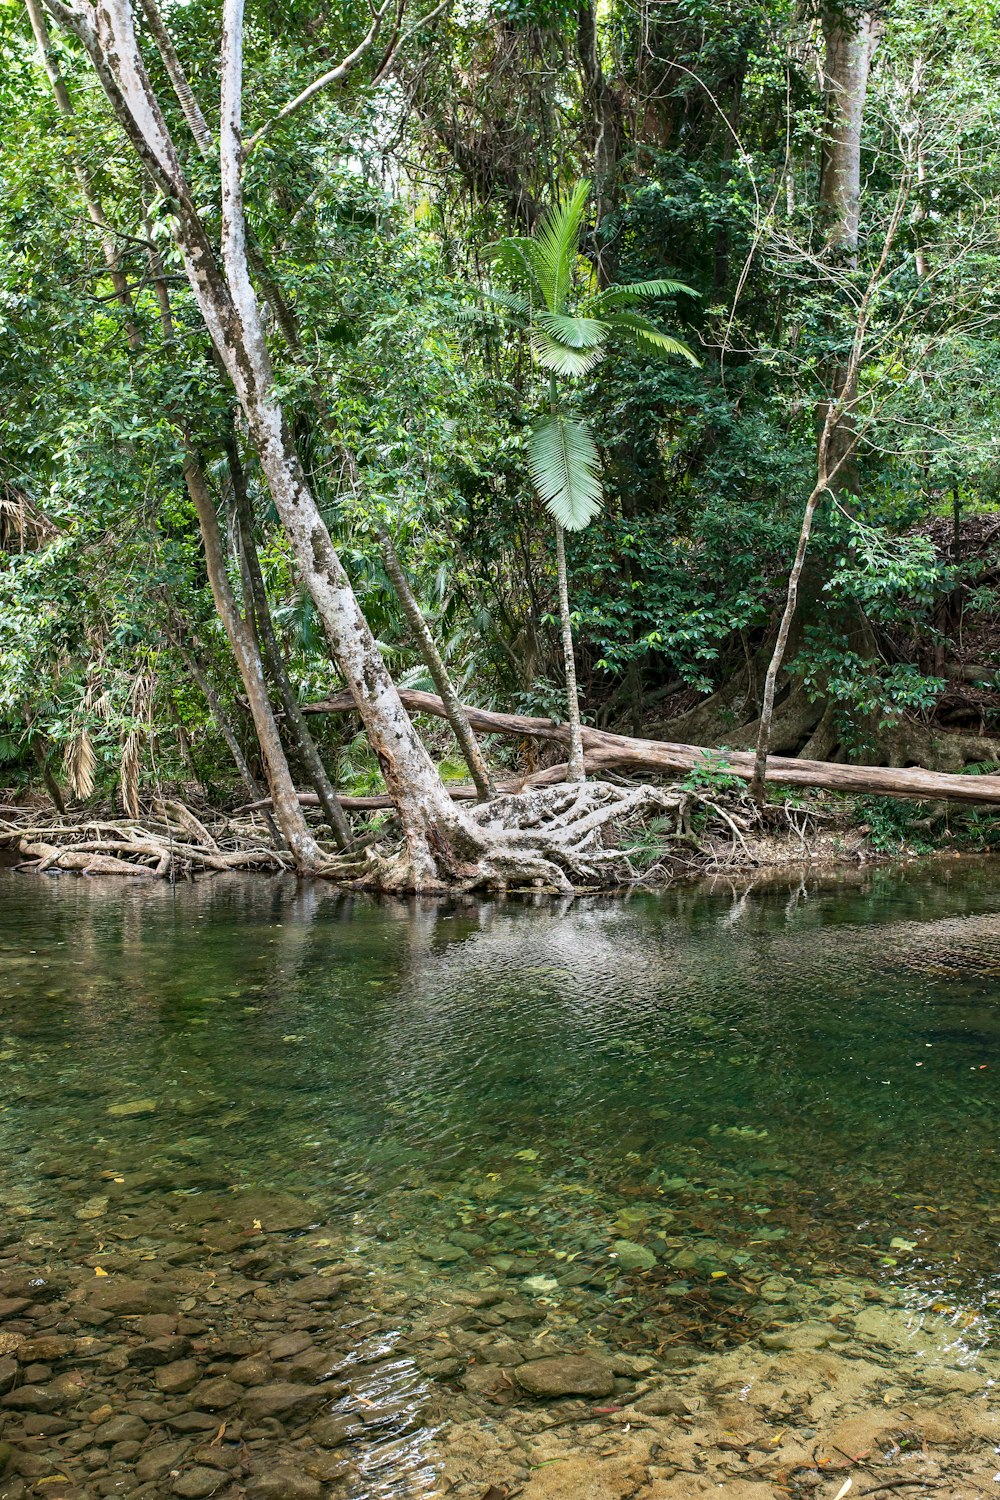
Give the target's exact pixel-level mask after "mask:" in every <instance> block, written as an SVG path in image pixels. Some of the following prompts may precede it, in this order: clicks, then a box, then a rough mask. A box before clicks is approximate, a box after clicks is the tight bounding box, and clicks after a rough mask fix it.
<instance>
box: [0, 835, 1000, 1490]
mask: <svg viewBox="0 0 1000 1500" xmlns="http://www.w3.org/2000/svg"><path fill="white" fill-rule="evenodd" d="M0 973H2V995H0V1066H2V1068H3V1075H2V1077H3V1086H2V1094H0V1200H2V1201H3V1202H4V1204H5V1205H6V1207H7V1210H8V1214H9V1216H10V1221H12V1222H13V1223H14V1224H16V1225H17V1226H19V1227H18V1232H19V1233H27V1232H31V1233H34V1234H36V1235H38V1234H41V1235H43V1236H45V1237H47V1242H50V1243H52V1244H53V1245H54V1246H56V1247H58V1248H60V1249H61V1250H62V1251H63V1252H64V1253H65V1254H66V1255H67V1256H69V1257H72V1256H74V1255H76V1256H77V1257H79V1256H81V1255H83V1254H85V1253H88V1252H90V1251H93V1249H94V1247H95V1246H100V1247H102V1248H103V1247H105V1246H107V1247H108V1248H109V1253H110V1250H112V1249H113V1247H114V1245H115V1244H116V1243H118V1244H132V1245H134V1244H136V1243H137V1242H138V1243H142V1244H146V1245H148V1246H149V1247H150V1254H151V1255H153V1254H155V1253H156V1252H157V1250H158V1249H159V1248H160V1246H161V1242H162V1243H163V1244H164V1245H166V1244H168V1243H169V1240H170V1236H171V1231H170V1229H169V1222H170V1219H171V1215H173V1216H174V1217H176V1212H177V1205H178V1204H183V1203H186V1202H188V1200H190V1199H191V1198H194V1197H197V1196H198V1195H199V1194H203V1193H205V1194H207V1193H216V1192H219V1191H221V1190H225V1189H233V1188H238V1189H252V1190H260V1191H266V1192H275V1191H278V1192H284V1193H289V1194H293V1195H295V1196H296V1197H298V1198H303V1199H307V1200H308V1201H309V1203H310V1204H314V1205H316V1209H317V1220H319V1221H322V1222H324V1223H327V1224H329V1225H330V1226H332V1231H331V1232H332V1233H333V1235H334V1238H335V1240H336V1241H337V1243H338V1244H339V1245H340V1246H342V1248H343V1250H344V1252H345V1253H348V1254H351V1255H353V1256H358V1257H360V1258H362V1260H363V1261H364V1263H365V1264H366V1266H367V1267H368V1268H369V1269H370V1270H371V1272H372V1274H373V1276H375V1277H376V1278H377V1279H378V1281H379V1285H380V1286H381V1287H382V1288H383V1289H384V1292H385V1296H386V1298H387V1299H388V1300H387V1301H386V1302H385V1304H384V1305H386V1306H390V1307H391V1305H392V1298H393V1296H399V1297H401V1296H402V1295H403V1294H405V1295H406V1296H407V1297H409V1298H410V1299H411V1301H412V1299H413V1298H414V1297H416V1299H417V1302H418V1305H419V1299H420V1298H421V1297H424V1298H426V1299H427V1301H428V1304H430V1301H431V1300H432V1298H433V1296H434V1294H435V1291H436V1289H439V1288H440V1286H441V1284H442V1283H447V1284H448V1286H449V1287H452V1288H453V1287H454V1286H455V1285H456V1284H459V1285H460V1284H461V1283H462V1282H463V1280H466V1281H468V1282H469V1284H474V1283H475V1282H476V1281H477V1278H481V1276H482V1275H483V1273H484V1272H486V1271H488V1272H489V1274H490V1275H491V1276H493V1277H494V1278H495V1277H496V1276H497V1274H498V1273H499V1275H500V1276H502V1277H505V1278H509V1284H510V1286H511V1288H512V1290H513V1291H514V1292H515V1293H516V1294H517V1295H518V1296H522V1295H523V1296H526V1297H531V1298H536V1299H538V1300H539V1302H540V1303H541V1304H542V1305H543V1306H547V1307H552V1308H555V1309H556V1310H557V1311H558V1313H559V1315H560V1317H562V1319H563V1323H564V1325H565V1324H567V1323H568V1324H572V1323H573V1322H574V1321H575V1322H577V1323H579V1324H581V1325H584V1326H586V1327H587V1328H588V1329H589V1330H591V1331H592V1332H593V1331H594V1330H597V1332H598V1335H599V1337H600V1338H601V1339H603V1340H604V1341H605V1342H606V1343H607V1344H609V1345H610V1346H613V1347H619V1348H625V1349H626V1350H628V1349H631V1350H633V1351H635V1352H644V1351H649V1350H656V1351H659V1352H660V1353H661V1354H662V1352H663V1351H664V1350H665V1349H669V1348H670V1347H671V1346H672V1345H675V1344H678V1343H682V1344H683V1345H685V1346H687V1345H691V1344H697V1345H699V1346H703V1347H708V1348H718V1347H725V1346H727V1345H729V1344H732V1343H735V1342H740V1341H742V1340H744V1339H747V1338H749V1337H752V1336H753V1334H754V1332H755V1331H756V1330H757V1329H759V1328H760V1327H761V1326H763V1324H764V1322H766V1321H768V1320H773V1319H774V1317H775V1316H776V1315H777V1316H778V1317H779V1318H780V1317H781V1316H782V1314H783V1308H782V1302H781V1288H780V1285H779V1286H777V1290H775V1284H774V1277H775V1276H778V1277H779V1278H789V1279H791V1280H793V1281H801V1280H802V1279H803V1278H805V1279H808V1278H810V1277H819V1276H829V1275H846V1276H849V1277H854V1278H858V1279H859V1280H861V1281H864V1280H866V1279H870V1280H871V1281H874V1282H879V1283H883V1284H886V1283H892V1284H894V1285H897V1286H900V1287H902V1288H903V1291H904V1295H905V1296H906V1297H907V1298H908V1299H909V1300H910V1302H911V1303H912V1304H913V1305H917V1306H923V1305H935V1306H937V1307H938V1308H939V1309H941V1310H944V1311H945V1313H946V1315H947V1316H948V1317H950V1318H952V1319H953V1321H954V1323H955V1325H956V1328H957V1329H958V1330H964V1335H963V1336H964V1337H966V1338H967V1339H969V1340H970V1341H971V1342H973V1343H976V1342H980V1343H981V1342H982V1341H983V1340H984V1339H986V1338H988V1337H989V1318H988V1314H989V1311H990V1305H991V1302H993V1301H995V1297H996V1292H997V1285H998V1275H1000V1261H998V1250H997V1241H998V1226H1000V1173H998V1138H997V1123H996V1122H997V1119H998V1110H997V1106H998V1103H1000V1100H998V1092H1000V1047H998V1042H1000V884H998V882H997V869H996V866H995V865H990V864H982V865H977V864H974V863H968V862H961V863H959V862H956V863H955V864H951V863H948V862H935V863H932V864H929V865H926V866H923V867H920V866H914V867H910V868H908V869H904V870H902V871H887V870H876V871H874V872H870V873H866V874H864V875H862V876H858V875H852V876H850V877H845V878H844V879H843V880H842V881H839V882H838V881H832V882H828V883H816V882H808V883H805V884H801V885H800V884H797V883H796V882H794V881H786V882H784V883H780V882H779V883H777V884H762V885H760V886H759V887H756V888H753V889H750V890H745V889H742V888H736V887H732V886H730V885H728V884H726V883H721V884H720V883H717V884H716V885H715V886H714V887H709V886H688V887H681V888H678V889H676V890H674V891H671V892H668V893H666V894H665V895H661V896H656V897H652V896H650V897H640V898H636V899H633V900H630V901H628V902H627V903H610V902H606V903H605V902H601V903H589V904H588V903H586V902H578V903H575V904H573V905H570V906H568V907H565V908H558V907H554V906H552V905H551V904H544V905H539V906H537V907H534V906H530V905H515V904H506V905H500V904H466V905H449V904H448V903H434V904H429V903H428V904H419V903H414V904H410V905H407V904H391V905H380V904H378V903H375V902H372V901H369V900H362V899H357V900H356V899H352V898H344V897H341V896H338V895H337V894H335V893H334V892H332V891H329V890H327V889H325V888H323V887H318V888H315V889H306V890H304V891H296V889H295V887H294V886H293V885H291V884H289V883H284V882H276V881H267V880H238V879H219V880H213V881H205V882H204V883H201V884H198V885H195V886H182V887H178V888H177V889H175V890H170V889H169V888H168V887H165V886H160V885H152V884H150V885H148V886H146V885H143V886H142V887H139V886H138V885H137V884H136V885H133V884H131V883H128V884H125V883H117V882H99V881H88V880H83V879H79V878H73V877H70V878H63V879H59V880H55V879H46V878H36V877H24V876H16V875H14V874H12V873H9V872H0ZM123 1105H124V1106H128V1107H135V1108H136V1109H138V1110H139V1111H140V1112H139V1113H137V1114H135V1115H128V1114H124V1115H122V1114H119V1113H116V1111H118V1110H119V1109H120V1108H121V1106H123ZM116 1177H117V1178H120V1179H121V1180H120V1181H118V1182H116V1181H115V1178H116ZM893 1241H896V1244H893ZM623 1242H624V1248H623ZM637 1247H638V1252H639V1262H640V1263H639V1264H635V1263H634V1262H635V1257H636V1249H637ZM654 1258H655V1264H654ZM769 1287H770V1289H771V1295H770V1296H768V1293H767V1289H768V1288H769ZM762 1288H763V1289H764V1290H763V1292H762ZM784 1311H785V1313H786V1314H787V1315H788V1316H789V1317H792V1316H794V1308H788V1309H784ZM411 1321H412V1319H411ZM404 1373H405V1372H404ZM400 1378H403V1374H401V1375H400ZM407 1378H408V1376H407ZM376 1488H377V1486H375V1485H374V1484H373V1485H372V1486H371V1488H370V1493H375V1490H376Z"/></svg>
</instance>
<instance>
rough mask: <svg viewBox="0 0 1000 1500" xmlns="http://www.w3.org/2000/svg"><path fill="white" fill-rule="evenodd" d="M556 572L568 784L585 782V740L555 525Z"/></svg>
mask: <svg viewBox="0 0 1000 1500" xmlns="http://www.w3.org/2000/svg"><path fill="white" fill-rule="evenodd" d="M556 571H557V573H558V575H559V621H560V625H561V627H562V647H563V663H564V666H565V669H566V712H567V713H568V715H569V762H568V764H567V767H566V780H567V781H585V780H586V775H587V773H586V770H585V768H584V764H583V739H582V736H581V729H580V697H579V693H578V691H577V685H576V657H575V655H574V652H573V621H572V619H571V618H570V612H569V580H568V578H567V575H566V533H565V531H564V530H563V528H562V527H561V526H560V525H559V522H558V521H557V522H556Z"/></svg>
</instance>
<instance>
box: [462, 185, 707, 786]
mask: <svg viewBox="0 0 1000 1500" xmlns="http://www.w3.org/2000/svg"><path fill="white" fill-rule="evenodd" d="M590 186H591V185H590V182H589V181H588V180H587V179H586V178H584V179H583V180H582V181H581V182H578V183H577V185H576V187H575V188H574V189H573V190H572V192H571V193H570V194H569V196H568V197H567V198H566V199H564V200H563V201H562V202H560V203H556V204H553V205H552V206H551V207H550V208H549V209H548V210H547V211H546V213H545V214H544V215H543V217H542V219H541V221H540V222H539V224H538V225H537V227H536V228H535V230H534V232H533V233H532V234H530V235H518V236H513V237H511V238H508V239H504V240H500V241H499V242H498V243H497V244H495V245H490V246H488V247H487V251H486V253H487V255H488V257H489V258H490V260H491V261H492V262H493V264H494V265H495V266H496V267H497V269H498V271H499V272H500V274H501V277H502V280H503V282H504V283H505V285H504V286H502V287H488V288H486V289H484V290H479V289H477V294H478V295H479V296H481V297H482V298H483V299H484V300H485V301H487V302H488V303H490V304H491V305H492V306H493V307H494V308H495V309H496V310H497V311H498V312H500V313H501V314H502V316H503V318H504V321H505V322H506V323H507V324H508V325H510V326H513V327H515V328H519V329H521V330H522V331H524V332H525V333H527V335H528V340H529V343H530V346H531V352H532V357H533V359H534V361H535V363H536V364H537V365H538V366H539V368H540V369H541V370H542V371H544V372H545V375H546V376H547V394H548V403H547V408H548V409H547V410H546V411H545V412H544V413H543V414H541V415H539V417H538V418H537V420H536V421H535V423H534V424H533V426H532V428H531V433H530V436H529V439H528V467H529V470H530V473H531V480H532V483H533V485H534V487H535V490H536V492H537V493H538V495H539V497H540V498H541V500H542V502H543V503H544V505H545V507H546V509H547V510H548V512H549V515H550V516H551V517H552V519H553V521H554V522H555V529H556V566H557V572H558V578H559V615H560V620H561V624H562V643H563V656H564V659H565V667H566V696H567V708H568V718H569V730H570V747H569V763H568V766H567V770H566V776H567V780H569V781H583V780H584V766H583V737H582V733H581V729H580V702H579V697H578V694H577V686H576V662H575V658H574V654H573V628H572V621H571V618H570V611H569V588H568V584H567V576H566V536H565V534H566V532H567V531H581V530H582V529H583V527H585V526H586V525H587V524H588V523H589V522H590V521H592V520H593V518H594V516H596V515H597V513H598V511H599V510H600V508H601V505H602V503H603V500H604V488H603V485H602V483H601V460H600V457H599V455H598V452H597V446H596V444H595V442H594V438H593V434H592V433H591V430H590V428H589V426H588V425H587V423H586V422H585V421H584V420H583V419H582V418H581V417H580V416H579V415H577V414H576V412H575V411H574V410H573V407H572V404H571V401H570V398H569V395H568V392H567V388H566V386H565V384H562V383H561V382H565V381H567V380H573V379H579V378H580V377H581V376H584V375H587V374H589V373H590V371H591V370H592V369H593V368H594V366H595V365H596V364H597V363H598V361H599V360H601V359H602V358H603V357H604V355H605V353H606V352H607V346H608V345H609V344H611V343H613V341H614V340H615V339H616V338H621V339H625V340H627V341H628V342H630V343H631V344H633V345H635V346H636V347H637V348H639V349H645V350H647V351H649V352H651V353H656V354H676V355H679V356H680V357H681V358H682V359H686V360H687V361H688V362H689V363H690V364H693V365H697V364H698V360H697V359H696V358H695V355H694V354H693V353H692V352H691V350H690V349H689V348H688V347H687V345H686V344H684V343H682V342H681V341H680V339H676V338H673V337H672V336H671V335H670V334H668V333H665V332H664V331H663V330H662V329H661V328H658V327H657V326H656V324H655V323H652V322H650V321H649V319H648V318H645V317H643V316H642V314H641V313H639V312H636V311H635V306H636V304H637V303H642V302H644V301H648V300H649V299H650V298H652V297H664V296H670V295H673V294H675V293H678V292H687V293H688V295H690V296H697V293H696V292H692V291H691V289H690V287H686V286H684V285H683V284H682V283H681V282H679V281H668V280H666V279H663V278H661V279H659V280H656V281H637V282H632V283H630V284H628V285H625V286H610V287H607V288H606V289H605V290H604V291H598V290H595V289H594V275H593V271H592V269H591V268H590V267H589V266H586V263H585V262H583V261H582V258H581V256H580V231H581V229H582V227H583V216H584V213H585V211H586V207H587V201H588V199H589V197H590Z"/></svg>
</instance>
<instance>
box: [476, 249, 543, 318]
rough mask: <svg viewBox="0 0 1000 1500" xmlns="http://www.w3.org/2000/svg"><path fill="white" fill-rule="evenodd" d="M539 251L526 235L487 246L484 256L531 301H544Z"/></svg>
mask: <svg viewBox="0 0 1000 1500" xmlns="http://www.w3.org/2000/svg"><path fill="white" fill-rule="evenodd" d="M537 250H538V247H537V245H536V244H535V242H534V240H531V239H529V238H528V237H527V236H526V235H516V234H512V235H509V236H508V237H507V238H506V239H504V240H497V242H496V243H495V244H493V245H487V246H486V248H485V250H484V251H483V254H484V256H485V258H486V259H487V260H488V261H490V262H491V263H492V264H493V265H494V266H497V267H498V268H499V269H500V270H501V271H502V272H503V273H504V275H505V276H506V277H507V279H508V280H509V281H510V282H511V284H512V285H513V286H515V287H519V288H520V290H521V291H522V292H524V293H526V295H527V297H528V299H529V300H530V301H536V302H538V301H544V296H543V294H542V287H541V285H540V283H539V279H538V270H537V264H536V262H537Z"/></svg>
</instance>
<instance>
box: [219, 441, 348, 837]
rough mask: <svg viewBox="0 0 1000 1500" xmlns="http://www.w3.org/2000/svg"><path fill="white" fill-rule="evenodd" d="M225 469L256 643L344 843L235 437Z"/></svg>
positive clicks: (340, 812)
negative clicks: (274, 606)
mask: <svg viewBox="0 0 1000 1500" xmlns="http://www.w3.org/2000/svg"><path fill="white" fill-rule="evenodd" d="M228 454H229V472H230V476H231V478H232V486H233V503H234V508H235V511H236V524H237V529H238V532H239V547H240V560H241V564H242V570H243V578H244V591H245V593H246V596H247V597H246V609H247V612H248V614H249V616H250V618H252V620H253V621H254V622H255V623H256V627H257V629H256V635H257V644H258V646H259V648H260V651H261V654H262V656H263V658H264V661H265V663H266V665H267V669H268V672H269V673H270V676H271V680H272V682H273V683H274V685H275V687H276V688H277V689H278V695H279V697H280V698H281V702H282V706H283V708H284V710H285V716H286V718H287V720H288V729H289V733H290V734H291V736H292V738H293V740H294V742H295V748H296V749H297V750H298V752H299V756H300V757H301V760H302V764H303V766H304V767H305V771H306V775H307V776H308V777H309V780H310V781H311V782H312V784H313V787H314V789H315V792H316V796H317V798H318V801H319V805H320V807H322V809H323V815H324V817H325V818H326V821H327V823H328V824H329V827H330V831H331V833H332V834H333V837H334V841H335V843H336V845H337V848H338V849H347V848H349V847H350V844H351V825H350V824H349V823H348V821H347V815H346V814H345V812H344V809H343V808H342V807H341V805H340V802H339V801H338V799H337V794H336V792H335V791H334V789H333V783H332V782H331V780H330V778H329V776H328V775H327V771H326V767H325V766H324V764H323V758H322V756H321V755H320V753H319V750H318V748H317V745H316V741H315V740H314V739H313V737H312V734H311V733H310V731H309V725H308V724H307V723H306V721H305V718H304V717H303V714H302V709H301V707H300V705H299V700H298V698H297V697H296V695H295V690H294V688H293V687H292V684H291V681H290V680H289V676H288V671H287V669H286V667H285V662H284V658H283V656H282V654H281V646H280V645H279V643H278V637H277V635H276V634H275V630H274V622H273V621H272V619H271V610H270V607H269V605H268V602H267V590H266V588H265V587H264V577H263V574H262V573H261V570H260V558H259V557H258V555H257V547H256V544H255V542H254V537H253V515H252V512H251V509H250V498H249V496H248V494H247V490H246V484H245V481H244V475H243V466H242V464H241V463H240V457H239V452H238V450H237V448H236V444H235V441H231V442H230V443H229V444H228Z"/></svg>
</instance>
